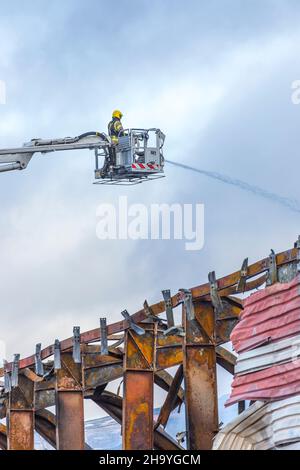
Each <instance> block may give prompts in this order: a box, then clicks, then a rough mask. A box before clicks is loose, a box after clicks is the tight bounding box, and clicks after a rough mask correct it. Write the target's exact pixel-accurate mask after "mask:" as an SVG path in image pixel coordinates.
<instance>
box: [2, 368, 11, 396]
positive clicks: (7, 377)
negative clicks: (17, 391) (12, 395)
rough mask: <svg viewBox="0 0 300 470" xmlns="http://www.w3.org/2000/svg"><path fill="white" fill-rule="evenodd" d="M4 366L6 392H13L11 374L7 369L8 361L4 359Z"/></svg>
mask: <svg viewBox="0 0 300 470" xmlns="http://www.w3.org/2000/svg"><path fill="white" fill-rule="evenodd" d="M3 368H4V392H5V393H9V392H11V375H10V373H9V372H8V370H7V361H5V360H4V361H3Z"/></svg>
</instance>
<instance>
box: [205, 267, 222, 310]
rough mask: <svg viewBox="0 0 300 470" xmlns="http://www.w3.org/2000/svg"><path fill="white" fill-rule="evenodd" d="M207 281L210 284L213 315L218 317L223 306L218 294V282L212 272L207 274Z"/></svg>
mask: <svg viewBox="0 0 300 470" xmlns="http://www.w3.org/2000/svg"><path fill="white" fill-rule="evenodd" d="M208 281H209V284H210V297H211V302H212V304H213V307H214V310H215V314H216V315H219V314H221V313H222V312H223V310H224V306H223V303H222V300H221V297H220V295H219V292H218V282H217V280H216V273H215V271H212V272H210V273H209V274H208Z"/></svg>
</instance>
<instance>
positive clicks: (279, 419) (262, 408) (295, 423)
mask: <svg viewBox="0 0 300 470" xmlns="http://www.w3.org/2000/svg"><path fill="white" fill-rule="evenodd" d="M291 448H292V449H295V450H300V396H299V395H298V396H296V397H292V398H288V399H285V400H280V401H276V402H271V403H264V402H261V401H257V402H256V403H254V404H253V405H252V406H250V407H249V408H248V409H247V410H246V411H244V412H243V413H241V414H240V415H239V416H238V417H237V418H235V419H234V420H233V421H232V422H231V423H229V424H227V425H226V426H224V428H223V429H221V431H220V432H219V433H218V434H217V436H216V438H215V440H214V444H213V449H214V450H271V449H277V450H279V449H282V450H283V449H291Z"/></svg>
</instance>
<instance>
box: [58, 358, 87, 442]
mask: <svg viewBox="0 0 300 470" xmlns="http://www.w3.org/2000/svg"><path fill="white" fill-rule="evenodd" d="M60 365H61V368H60V369H57V370H56V387H55V392H56V393H55V395H56V443H57V449H58V450H83V449H84V406H83V400H84V396H83V387H82V368H81V364H77V363H75V362H74V360H73V357H72V354H71V353H64V354H62V355H61V364H60Z"/></svg>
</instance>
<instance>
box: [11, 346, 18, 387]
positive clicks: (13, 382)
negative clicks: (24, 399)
mask: <svg viewBox="0 0 300 470" xmlns="http://www.w3.org/2000/svg"><path fill="white" fill-rule="evenodd" d="M19 363H20V354H14V360H13V365H12V372H11V387H12V388H14V387H17V386H18V383H19Z"/></svg>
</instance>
